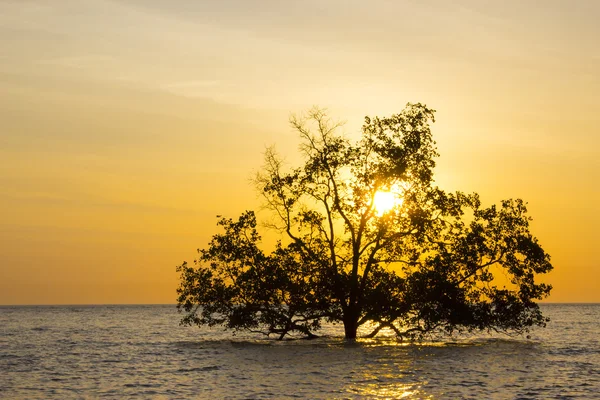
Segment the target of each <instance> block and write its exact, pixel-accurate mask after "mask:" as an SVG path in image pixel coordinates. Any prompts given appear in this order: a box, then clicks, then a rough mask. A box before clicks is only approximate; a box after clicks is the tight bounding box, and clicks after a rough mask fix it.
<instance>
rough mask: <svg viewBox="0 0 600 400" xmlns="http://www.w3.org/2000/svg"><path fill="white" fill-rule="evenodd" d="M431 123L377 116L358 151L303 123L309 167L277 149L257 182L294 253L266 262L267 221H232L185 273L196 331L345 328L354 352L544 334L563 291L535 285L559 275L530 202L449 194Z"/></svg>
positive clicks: (330, 131) (315, 113)
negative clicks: (374, 339) (382, 340)
mask: <svg viewBox="0 0 600 400" xmlns="http://www.w3.org/2000/svg"><path fill="white" fill-rule="evenodd" d="M431 122H434V110H431V109H429V108H427V107H426V106H424V105H422V104H410V103H409V104H408V105H407V107H406V108H405V109H404V110H403V111H402V112H401V113H399V114H396V115H392V116H391V117H389V118H377V117H375V118H369V117H366V118H365V123H364V125H363V127H362V136H361V138H360V140H358V141H357V142H356V143H353V142H352V141H351V140H349V139H347V138H346V137H344V136H343V135H341V134H340V133H339V128H340V125H339V124H335V123H333V122H332V121H331V120H330V119H329V118H328V117H327V115H326V113H325V112H324V111H323V110H320V109H316V108H315V109H312V110H310V111H309V112H308V113H307V114H306V115H304V116H302V117H292V118H291V125H292V127H293V128H294V129H295V130H296V131H297V132H298V133H299V135H300V138H301V141H302V144H301V147H300V151H301V152H302V155H303V156H304V160H305V162H304V165H302V166H301V167H298V168H294V169H291V170H288V171H285V170H284V166H283V163H282V161H281V158H280V157H279V156H278V155H277V153H276V152H275V151H274V150H273V149H269V150H267V152H266V154H265V166H264V168H263V170H262V172H260V173H258V174H257V176H256V179H255V182H256V185H257V188H258V190H259V192H260V193H261V194H262V195H263V197H264V199H265V202H266V207H267V209H269V210H270V211H271V212H272V215H273V220H272V221H270V222H269V223H268V224H267V225H268V226H269V227H270V228H272V229H275V230H276V231H277V232H279V233H280V234H281V240H280V241H279V242H278V243H277V246H276V248H275V250H274V251H272V252H270V253H269V254H266V253H265V252H263V251H262V250H260V248H259V244H260V236H259V234H258V231H257V221H256V216H255V214H254V212H252V211H247V212H245V213H244V214H242V215H241V216H240V218H239V219H238V220H232V219H226V218H221V219H220V221H219V225H220V226H222V227H223V228H224V232H223V233H220V234H216V235H215V236H214V237H213V239H212V241H211V242H210V244H209V246H208V248H207V249H204V250H199V257H198V259H197V260H196V261H195V264H194V266H190V265H188V264H186V263H185V262H184V263H183V265H181V266H179V267H178V271H179V272H180V274H181V284H180V286H179V288H178V295H179V297H178V308H179V310H180V311H185V313H186V314H185V316H184V317H183V319H182V323H183V324H197V325H211V326H212V325H225V327H226V328H229V329H233V330H249V331H255V332H261V333H264V334H266V335H271V334H276V335H277V336H278V337H279V338H283V337H285V335H287V334H292V333H300V334H302V335H305V336H307V337H313V336H314V332H315V331H317V330H318V329H319V328H320V326H321V323H322V322H323V321H328V322H341V323H343V325H344V331H345V337H346V338H347V339H355V338H356V337H357V330H358V328H359V327H361V326H368V327H371V329H372V331H371V332H370V333H369V334H368V335H367V336H375V335H376V334H377V333H378V332H379V331H380V330H381V329H383V328H389V329H392V330H393V331H395V333H396V334H397V335H398V337H400V338H411V339H414V338H420V337H422V336H423V335H425V334H427V333H430V332H435V331H445V332H448V333H452V332H457V331H458V332H461V331H475V330H488V331H489V330H494V331H500V332H507V333H511V332H517V333H520V332H524V331H527V330H528V329H529V328H530V327H532V326H534V325H542V326H543V325H544V324H545V322H546V319H545V318H544V317H543V315H542V314H541V312H540V309H539V307H538V305H537V303H536V300H540V299H543V298H544V297H546V296H547V295H548V294H549V292H550V289H551V286H550V285H547V284H543V283H539V282H536V279H535V278H536V275H537V274H543V273H547V272H548V271H550V270H551V269H552V265H551V264H550V257H549V255H548V254H547V253H546V252H545V251H544V250H543V249H542V247H541V246H540V244H539V243H538V241H537V239H536V238H535V237H533V236H532V235H531V233H530V232H529V221H530V217H529V216H528V214H527V209H526V203H524V202H523V201H522V200H505V201H502V202H501V204H500V205H499V206H495V205H492V206H491V207H488V208H482V207H481V204H480V199H479V196H478V195H477V194H464V193H461V192H457V193H447V192H445V191H443V190H441V189H440V188H438V187H436V186H435V185H434V184H433V169H434V166H435V158H436V157H437V156H438V154H437V150H436V146H435V142H434V141H433V138H432V134H431V130H430V123H431ZM499 276H500V277H503V278H504V279H499V278H498V277H499Z"/></svg>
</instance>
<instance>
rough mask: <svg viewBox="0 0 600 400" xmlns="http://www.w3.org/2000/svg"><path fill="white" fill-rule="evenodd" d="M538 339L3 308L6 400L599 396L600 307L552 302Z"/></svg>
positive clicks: (119, 311) (1, 377) (97, 309)
mask: <svg viewBox="0 0 600 400" xmlns="http://www.w3.org/2000/svg"><path fill="white" fill-rule="evenodd" d="M543 310H544V312H545V313H546V314H547V315H548V316H549V317H550V318H551V319H552V321H551V322H550V323H549V325H548V327H547V328H546V329H538V330H535V331H534V332H532V333H531V334H530V338H527V337H516V338H509V337H504V336H496V337H491V336H486V335H478V336H473V337H469V338H465V337H460V338H447V339H444V340H443V341H436V342H431V343H421V344H411V345H406V344H400V343H398V342H396V341H395V340H392V339H390V338H380V339H377V340H371V341H360V342H358V343H347V342H344V341H343V340H342V338H341V335H342V329H341V327H339V326H328V327H326V329H325V330H324V332H322V333H325V334H326V335H328V336H327V337H323V338H320V339H316V340H311V341H305V340H295V341H282V342H278V341H274V340H264V339H262V338H260V337H257V336H255V335H247V334H242V335H236V336H232V335H231V333H230V332H225V331H223V330H222V329H220V328H212V329H199V328H195V327H180V326H178V320H179V317H180V316H179V315H178V314H177V312H176V310H175V308H174V306H164V305H151V306H31V307H29V306H20V307H0V398H10V399H12V398H27V399H48V398H56V399H58V398H60V399H63V398H124V397H126V398H135V397H137V398H169V399H171V398H181V399H185V398H200V399H202V398H213V399H220V398H229V399H261V398H315V399H318V398H323V399H358V398H416V399H446V398H465V399H482V398H486V399H512V398H514V399H517V398H518V399H552V398H557V399H558V398H560V399H564V398H577V399H585V398H588V399H593V398H598V393H600V344H599V342H598V336H600V322H599V320H600V318H599V317H600V305H599V304H578V305H575V304H571V305H569V304H546V305H543Z"/></svg>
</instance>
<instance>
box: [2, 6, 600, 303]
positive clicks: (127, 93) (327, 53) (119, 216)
mask: <svg viewBox="0 0 600 400" xmlns="http://www.w3.org/2000/svg"><path fill="white" fill-rule="evenodd" d="M171 3H172V4H171ZM207 3H209V4H207ZM540 4H542V3H539V2H533V1H507V2H482V1H478V0H470V1H466V0H460V1H454V2H446V1H442V0H437V1H384V0H381V1H371V2H364V1H342V0H339V1H329V2H323V1H316V0H315V1H312V0H310V1H305V2H299V3H297V4H292V2H281V1H274V0H273V1H258V2H252V3H251V2H245V1H242V0H235V1H234V0H229V1H220V2H198V1H191V0H188V1H181V2H166V1H158V0H127V1H126V0H122V1H119V0H110V1H109V0H90V1H80V0H56V1H43V0H39V1H37V0H28V1H21V0H14V1H13V0H4V1H0V48H1V49H2V51H1V52H0V304H57V303H71V304H73V303H173V302H174V301H175V288H176V286H177V275H176V273H175V266H176V265H177V264H179V263H181V262H182V261H183V260H188V261H190V260H192V259H193V257H194V254H195V249H196V248H198V247H203V246H204V245H205V244H206V242H207V241H208V239H209V238H210V236H211V235H212V234H213V233H214V232H215V228H216V227H215V222H216V219H215V215H216V214H223V215H227V216H232V217H234V216H237V214H238V213H239V212H241V211H242V210H244V209H248V208H256V207H257V206H258V205H259V199H258V198H257V197H256V196H255V194H254V193H253V190H252V187H251V185H250V184H249V178H250V176H251V175H252V173H253V172H255V171H256V170H257V169H258V168H259V167H260V165H261V164H262V153H263V151H264V149H265V147H267V146H269V145H271V144H276V145H277V148H278V149H279V151H280V153H282V154H283V155H285V156H287V158H288V160H290V162H293V161H294V160H297V159H298V158H297V157H298V156H297V154H296V149H297V143H298V142H297V140H296V137H295V135H294V133H293V132H292V131H291V129H290V128H289V126H288V124H287V120H288V116H289V114H290V113H292V112H301V111H303V110H305V109H307V108H309V107H310V106H312V105H314V104H316V105H319V106H323V107H328V108H329V110H330V113H331V114H332V115H333V116H336V117H338V118H340V119H343V120H347V124H346V126H345V128H344V129H345V131H346V133H347V134H348V135H356V134H357V133H358V129H359V127H360V123H361V121H362V118H363V117H364V115H380V116H385V115H389V114H391V113H394V112H398V111H400V110H401V109H402V108H403V107H404V104H405V103H406V102H409V101H411V102H422V103H426V104H427V105H428V106H430V107H432V108H435V109H437V110H438V113H437V122H436V124H435V125H434V127H433V130H434V136H435V138H436V140H437V142H438V147H439V152H440V153H441V158H440V159H439V161H438V168H437V175H436V176H437V178H436V180H437V183H438V184H439V185H440V186H442V187H443V188H445V189H448V190H463V191H467V192H468V191H477V192H479V193H480V194H481V196H482V199H483V200H484V202H485V204H490V203H491V202H498V201H499V200H500V199H503V198H509V197H522V198H524V199H525V200H527V201H529V210H530V212H531V214H532V216H533V217H534V219H535V220H534V222H533V225H532V230H533V233H534V234H535V235H536V236H538V238H539V239H540V241H541V243H542V244H543V246H544V248H545V249H546V250H547V251H548V252H549V253H550V254H551V255H552V259H553V263H554V265H555V271H554V272H552V274H550V275H549V276H548V277H547V279H546V280H547V281H549V282H550V283H552V284H553V285H554V287H555V289H554V292H553V294H552V296H551V298H550V299H549V300H550V301H556V302H563V301H578V302H579V301H589V302H598V301H600V261H599V257H598V255H597V249H598V248H599V247H600V235H599V234H598V230H597V226H600V217H599V214H598V212H597V207H598V204H600V188H599V187H598V182H600V150H599V148H600V129H599V127H600V113H599V110H600V96H598V93H600V72H598V71H600V47H599V46H598V38H600V26H599V25H598V24H597V21H598V20H600V2H596V1H592V0H590V1H573V2H564V1H558V0H556V1H547V2H544V3H543V7H541V6H540Z"/></svg>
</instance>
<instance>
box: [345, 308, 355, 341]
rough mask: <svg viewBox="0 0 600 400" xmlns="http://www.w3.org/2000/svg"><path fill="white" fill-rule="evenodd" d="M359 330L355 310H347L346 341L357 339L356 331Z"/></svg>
mask: <svg viewBox="0 0 600 400" xmlns="http://www.w3.org/2000/svg"><path fill="white" fill-rule="evenodd" d="M357 330H358V320H357V318H356V312H355V310H353V309H351V308H350V309H348V310H346V313H345V315H344V336H345V339H346V340H354V339H356V331H357Z"/></svg>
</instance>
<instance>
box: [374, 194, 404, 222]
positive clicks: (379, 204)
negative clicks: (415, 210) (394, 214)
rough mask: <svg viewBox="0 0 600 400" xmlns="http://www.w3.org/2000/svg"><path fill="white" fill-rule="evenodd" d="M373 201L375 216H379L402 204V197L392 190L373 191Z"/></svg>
mask: <svg viewBox="0 0 600 400" xmlns="http://www.w3.org/2000/svg"><path fill="white" fill-rule="evenodd" d="M373 203H374V205H375V211H376V213H377V216H379V217H381V216H382V215H383V214H385V213H387V212H388V211H390V210H392V209H393V208H394V207H395V206H397V205H399V204H402V199H401V198H400V197H398V196H397V195H396V194H395V193H393V192H383V191H378V192H376V193H375V197H374V198H373Z"/></svg>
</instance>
